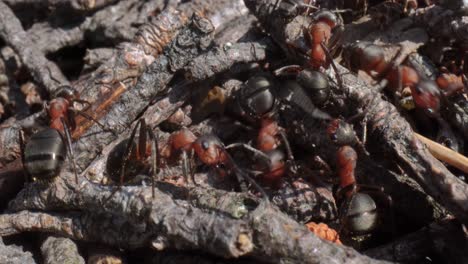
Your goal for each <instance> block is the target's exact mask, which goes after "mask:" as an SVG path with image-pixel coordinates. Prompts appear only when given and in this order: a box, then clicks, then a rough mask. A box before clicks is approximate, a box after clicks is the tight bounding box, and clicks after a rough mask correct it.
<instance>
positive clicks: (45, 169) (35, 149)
mask: <svg viewBox="0 0 468 264" xmlns="http://www.w3.org/2000/svg"><path fill="white" fill-rule="evenodd" d="M75 103H79V104H82V105H86V106H85V108H84V109H83V110H78V109H77V108H75V107H74V104H75ZM89 106H90V104H89V103H88V102H87V101H85V100H81V99H80V98H79V94H78V92H77V91H76V90H75V89H73V88H72V87H70V86H68V85H65V86H61V87H59V88H58V90H57V93H56V95H55V98H54V99H52V100H51V101H50V103H49V104H44V108H45V109H46V111H47V114H48V116H49V119H50V124H49V127H48V128H46V129H44V130H41V131H39V132H37V133H35V134H33V135H32V136H31V138H30V139H29V141H28V142H27V143H26V145H25V140H24V137H23V132H22V131H20V133H19V140H20V141H19V142H20V147H21V158H22V161H23V165H24V167H25V169H26V173H27V181H30V180H39V181H50V180H52V179H54V178H55V177H56V176H57V175H58V174H59V172H60V170H61V168H62V166H63V162H64V160H65V158H66V152H67V151H68V155H69V158H70V159H71V162H72V164H73V171H74V174H75V181H76V183H78V174H77V169H76V162H75V157H74V154H73V148H72V145H71V142H72V139H71V132H70V131H73V130H74V129H75V128H76V124H75V116H76V115H81V116H83V117H85V118H87V119H90V120H92V121H94V122H95V123H96V124H98V125H99V126H100V127H101V128H102V129H103V130H108V129H106V128H105V127H104V126H103V125H102V124H101V123H99V121H97V120H96V119H94V118H92V117H91V116H89V115H87V114H86V113H84V111H85V109H87V108H89ZM112 132H113V131H112Z"/></svg>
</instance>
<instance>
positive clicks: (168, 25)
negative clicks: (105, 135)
mask: <svg viewBox="0 0 468 264" xmlns="http://www.w3.org/2000/svg"><path fill="white" fill-rule="evenodd" d="M122 2H127V1H122ZM241 4H242V5H241ZM242 6H243V3H242V1H193V2H187V3H186V4H183V5H180V6H179V7H180V8H181V9H182V10H186V11H188V13H189V14H191V13H193V10H205V12H206V14H207V15H210V16H217V17H218V18H220V19H221V18H225V19H226V20H224V21H223V20H218V23H221V22H223V23H226V22H228V21H229V20H227V19H232V18H233V17H232V16H225V17H223V16H219V15H218V13H219V12H221V13H222V12H224V11H223V10H224V9H225V8H227V7H233V8H242ZM243 8H245V7H243ZM234 14H238V12H234ZM107 16H109V14H107ZM159 17H160V18H161V22H157V23H159V25H160V26H162V28H163V31H164V32H165V34H166V35H164V36H165V37H164V38H163V40H164V42H161V43H163V46H164V45H166V44H168V43H169V42H170V41H171V39H168V37H167V36H169V37H170V36H172V37H174V35H176V33H177V32H178V29H179V27H180V26H182V25H183V23H184V19H183V18H184V17H185V16H183V15H180V16H179V15H178V14H177V13H174V10H170V9H169V10H165V11H163V12H162V13H161V14H160V15H159ZM153 20H154V21H157V20H158V18H154V19H153ZM161 23H163V24H161ZM144 27H146V28H147V26H146V25H143V26H141V27H140V28H141V29H143V28H144ZM155 34H156V38H160V37H161V36H158V35H159V34H158V33H157V32H155ZM164 43H165V44H164ZM152 61H154V57H153V56H148V55H146V54H145V53H144V52H143V51H142V47H141V46H140V45H138V44H135V43H123V44H122V45H121V46H120V47H119V49H118V52H116V56H115V57H113V58H111V59H110V60H109V62H108V63H106V64H105V65H102V67H100V68H99V69H98V70H97V71H95V72H94V73H93V74H89V75H86V76H82V78H81V79H80V80H79V81H77V82H75V83H74V84H73V86H74V88H75V89H76V90H77V91H78V92H80V93H81V98H82V99H84V100H86V101H88V102H90V103H91V104H93V107H92V108H91V110H90V111H89V112H88V114H90V115H91V116H93V117H94V118H95V119H99V118H100V117H102V116H104V115H105V114H106V113H107V111H108V110H109V109H110V105H111V104H112V103H114V102H115V101H116V100H118V98H119V96H120V95H121V94H122V93H123V92H125V91H126V90H127V89H131V88H133V86H134V85H135V82H136V79H137V78H138V77H139V76H140V75H141V74H142V73H143V71H144V69H145V68H146V66H147V65H148V64H150V63H151V62H152ZM170 74H173V73H170ZM149 75H151V74H149ZM167 78H172V76H170V77H169V76H167ZM119 82H122V83H123V85H121V83H119ZM161 85H163V84H161ZM147 89H150V87H147ZM97 98H99V99H100V100H98V102H95V101H96V99H97ZM127 107H131V105H127ZM123 111H125V110H123ZM76 121H77V123H78V127H79V129H78V130H77V131H76V132H75V133H74V138H78V137H80V136H81V135H82V134H83V133H84V132H85V131H87V130H88V129H89V127H90V126H92V125H93V124H94V123H93V122H91V121H89V120H87V119H84V118H80V116H78V118H77V120H76ZM132 121H133V120H132ZM112 123H114V122H112ZM126 125H127V127H130V126H131V124H130V123H129V124H126ZM109 128H112V125H111V126H109ZM11 135H12V134H9V136H10V138H4V137H2V139H3V140H6V141H9V142H10V143H9V146H10V147H11V148H18V149H19V146H18V137H17V136H16V135H15V136H13V137H11ZM7 136H8V135H7ZM106 142H107V141H103V142H102V143H100V142H99V141H98V142H94V143H91V144H98V145H105V143H106ZM18 153H19V152H16V155H15V152H7V153H3V154H2V153H0V154H1V155H0V160H2V157H3V156H8V157H10V156H16V157H18V155H17V154H18ZM8 160H11V159H10V158H8Z"/></svg>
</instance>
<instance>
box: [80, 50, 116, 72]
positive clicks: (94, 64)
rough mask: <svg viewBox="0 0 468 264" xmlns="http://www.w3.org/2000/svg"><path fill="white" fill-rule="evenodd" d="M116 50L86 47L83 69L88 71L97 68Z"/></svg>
mask: <svg viewBox="0 0 468 264" xmlns="http://www.w3.org/2000/svg"><path fill="white" fill-rule="evenodd" d="M114 52H116V50H115V49H113V48H97V49H88V50H86V55H85V57H84V59H83V60H84V62H85V66H84V69H83V70H84V71H90V70H94V69H96V68H98V67H99V66H101V65H102V64H104V63H105V62H106V61H107V60H109V59H110V58H112V57H113V56H114Z"/></svg>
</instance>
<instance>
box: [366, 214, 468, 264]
mask: <svg viewBox="0 0 468 264" xmlns="http://www.w3.org/2000/svg"><path fill="white" fill-rule="evenodd" d="M393 248H395V251H394V250H393ZM467 249H468V243H467V240H466V236H465V232H464V230H463V229H462V227H461V226H460V224H459V223H457V221H456V220H444V221H442V222H440V223H432V224H430V225H429V226H427V227H424V228H422V229H420V230H418V231H416V232H414V233H411V234H408V235H406V236H404V237H402V238H399V239H397V240H396V241H393V242H392V243H390V244H388V245H384V246H380V247H377V248H373V249H370V250H367V251H366V252H365V254H366V255H368V256H370V257H374V258H379V259H386V260H390V261H391V260H393V259H394V260H396V261H398V262H405V263H414V262H418V261H422V260H424V259H426V258H427V257H434V254H435V253H436V255H435V256H436V257H438V258H439V259H441V260H442V259H443V260H444V262H445V263H460V264H461V263H466V262H467V261H468V260H467V256H466V250H467Z"/></svg>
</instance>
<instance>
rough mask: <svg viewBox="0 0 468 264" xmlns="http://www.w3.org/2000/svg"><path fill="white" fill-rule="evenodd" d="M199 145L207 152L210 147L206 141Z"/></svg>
mask: <svg viewBox="0 0 468 264" xmlns="http://www.w3.org/2000/svg"><path fill="white" fill-rule="evenodd" d="M201 145H202V148H203V149H205V150H207V149H208V148H209V147H210V143H208V141H203V142H202V144H201Z"/></svg>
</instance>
